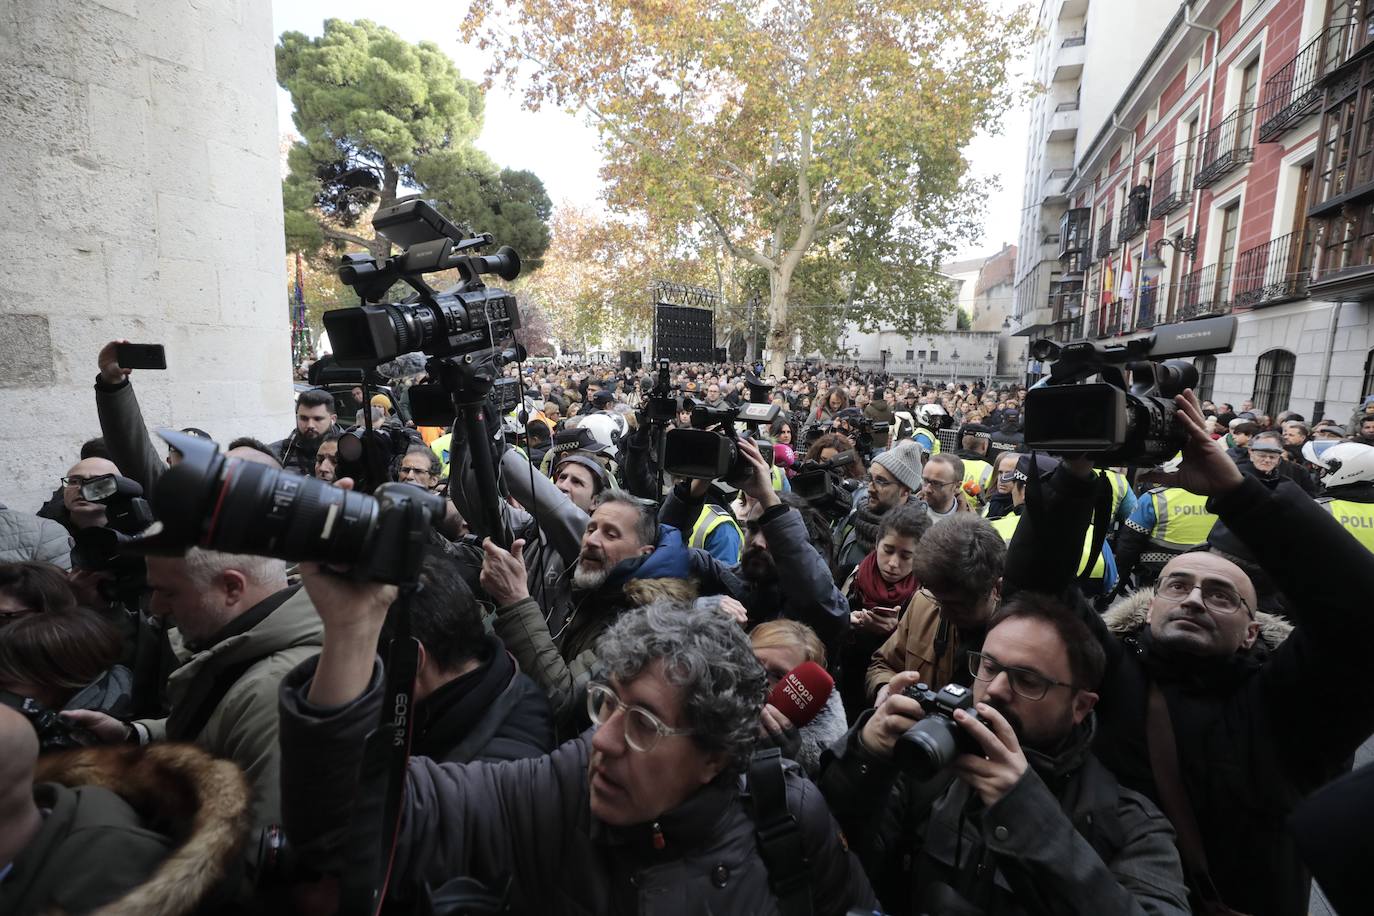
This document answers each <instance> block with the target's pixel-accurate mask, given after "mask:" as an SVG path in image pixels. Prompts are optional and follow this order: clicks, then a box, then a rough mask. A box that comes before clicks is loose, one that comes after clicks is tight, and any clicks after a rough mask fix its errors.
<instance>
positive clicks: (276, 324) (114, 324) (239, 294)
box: [0, 0, 292, 511]
mask: <svg viewBox="0 0 1374 916" xmlns="http://www.w3.org/2000/svg"><path fill="white" fill-rule="evenodd" d="M273 43H274V35H273V33H272V20H271V4H270V2H269V0H99V2H97V0H6V2H5V3H4V4H3V5H0V97H3V98H4V99H5V112H6V117H5V119H4V120H5V124H4V128H3V129H2V130H0V162H3V163H4V166H3V173H2V174H3V178H0V199H3V200H4V202H5V208H6V217H7V218H6V219H5V220H4V221H3V223H0V246H3V248H4V251H5V265H4V267H3V268H0V404H3V406H4V410H3V414H4V416H5V419H6V422H5V423H4V424H2V425H0V501H3V502H5V503H7V504H9V505H11V506H13V507H15V508H18V509H22V510H25V511H32V510H34V509H36V508H37V507H38V505H39V503H40V502H41V501H42V499H43V498H44V497H45V496H46V495H47V494H48V493H49V492H51V490H52V488H53V487H54V486H55V485H56V481H57V478H58V477H59V476H60V475H62V474H63V473H65V471H66V469H67V468H68V467H69V466H70V465H71V464H73V463H74V462H75V461H76V459H77V455H78V450H79V448H80V445H81V443H82V442H83V441H84V440H86V439H88V438H90V437H93V436H96V435H98V434H99V432H100V429H99V425H98V422H97V420H96V412H95V405H94V401H93V395H92V390H91V385H92V383H93V381H94V378H95V375H96V353H97V352H98V351H99V349H100V347H101V345H102V344H103V343H105V342H106V341H108V340H111V339H113V338H119V337H124V338H128V339H130V340H132V341H135V342H139V343H161V344H164V345H165V346H166V348H167V362H168V370H167V371H166V372H151V371H149V372H135V373H134V384H135V386H136V388H137V390H138V395H139V399H140V401H141V402H142V405H143V411H144V416H145V419H146V420H147V421H148V423H149V424H150V426H153V427H157V426H164V425H165V426H173V427H184V426H199V427H201V428H203V429H206V430H208V431H209V432H210V433H211V434H212V435H214V436H215V437H216V438H217V439H219V441H220V442H221V443H224V442H226V441H228V440H229V439H231V438H233V437H235V436H238V435H253V436H257V437H259V438H263V439H275V438H280V437H281V436H283V435H285V434H286V433H287V432H288V431H289V429H290V423H291V402H292V388H291V372H290V369H291V367H290V333H289V318H288V311H287V306H286V302H285V278H284V276H283V274H282V269H281V265H282V263H283V245H284V243H283V235H282V212H281V185H280V174H279V165H278V153H277V137H276V107H275V106H276V102H275V94H274V86H275V76H274V63H273ZM158 448H159V450H161V443H158Z"/></svg>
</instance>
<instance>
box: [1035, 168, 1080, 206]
mask: <svg viewBox="0 0 1374 916" xmlns="http://www.w3.org/2000/svg"><path fill="white" fill-rule="evenodd" d="M1072 177H1073V169H1054V170H1053V171H1052V172H1050V173H1049V174H1048V175H1046V176H1045V183H1044V184H1043V185H1041V187H1040V200H1041V202H1043V203H1055V202H1057V201H1062V200H1063V199H1064V198H1065V197H1067V196H1068V188H1069V179H1070V178H1072Z"/></svg>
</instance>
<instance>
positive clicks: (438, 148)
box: [277, 19, 553, 261]
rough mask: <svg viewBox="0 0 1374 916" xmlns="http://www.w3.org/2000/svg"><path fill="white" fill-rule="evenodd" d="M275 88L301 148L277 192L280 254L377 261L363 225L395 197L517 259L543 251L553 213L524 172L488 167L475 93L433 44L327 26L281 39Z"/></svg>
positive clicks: (337, 23)
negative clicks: (491, 238) (427, 201)
mask: <svg viewBox="0 0 1374 916" xmlns="http://www.w3.org/2000/svg"><path fill="white" fill-rule="evenodd" d="M277 81H278V82H279V83H280V84H281V85H282V87H283V88H285V89H286V90H287V91H288V92H290V93H291V101H292V103H293V104H294V105H295V109H296V110H295V114H294V115H293V120H294V123H295V125H296V129H297V130H298V131H299V132H300V135H301V141H300V142H299V143H296V144H294V145H293V146H292V147H291V149H290V150H289V152H288V154H287V163H288V165H289V168H290V173H289V175H288V176H287V178H286V181H285V182H284V184H283V188H282V198H283V205H284V207H285V221H286V236H287V247H288V249H289V250H292V251H301V252H303V253H306V254H308V255H313V254H316V253H318V252H319V251H321V249H324V248H327V247H329V246H343V245H346V246H354V247H365V248H367V249H369V250H370V251H372V252H373V254H376V255H379V256H381V255H385V254H386V253H387V252H388V246H387V244H386V240H385V239H379V238H375V237H374V236H373V233H372V231H371V227H370V226H368V225H366V220H367V218H368V217H369V216H370V214H371V213H372V211H373V210H375V209H376V208H377V207H378V206H386V205H387V204H390V203H392V202H393V201H395V200H396V198H397V197H398V196H404V195H406V194H411V193H416V192H419V193H422V194H424V195H425V196H426V197H427V198H433V199H436V200H437V201H438V203H439V207H440V210H441V212H442V213H443V214H444V215H445V216H447V217H448V218H449V219H452V220H453V221H454V222H456V223H458V224H459V225H460V226H464V227H466V228H468V229H471V230H472V231H474V232H490V233H492V234H493V235H495V236H496V239H497V242H498V243H500V244H507V245H512V246H514V247H515V248H516V250H517V251H519V252H520V255H521V257H522V258H524V259H525V260H526V261H534V260H537V259H538V258H540V257H542V255H543V253H544V251H545V249H546V248H548V244H549V230H548V226H547V222H548V219H549V217H550V215H551V213H552V209H553V206H552V203H551V202H550V200H549V197H548V194H547V193H546V192H545V190H544V185H543V183H542V182H541V181H540V180H539V178H538V177H537V176H536V175H534V174H533V173H532V172H528V171H514V170H511V169H502V168H498V167H497V166H496V164H495V163H493V162H492V161H491V160H490V158H489V157H487V156H486V155H485V154H484V153H482V152H481V151H480V150H478V149H476V148H475V147H474V146H473V145H472V143H473V140H474V139H475V138H476V137H477V135H478V134H479V132H480V131H481V127H482V112H483V93H482V89H481V87H479V86H478V85H477V84H476V83H474V82H472V81H471V80H467V79H464V78H463V77H462V76H461V75H460V74H459V72H458V68H457V67H456V66H455V65H454V63H453V61H452V60H450V59H449V57H448V56H447V55H446V54H444V53H443V51H442V50H440V48H439V47H438V46H437V45H435V44H433V43H432V42H428V41H422V42H419V43H418V44H412V43H410V42H407V41H405V40H404V39H402V38H401V37H400V36H398V35H397V34H396V33H394V32H392V31H391V30H389V29H386V28H383V27H381V26H378V25H376V24H375V23H372V22H369V21H366V20H360V21H358V22H351V23H350V22H345V21H343V20H340V19H330V20H327V21H326V22H325V24H324V32H323V34H322V35H320V36H319V37H317V38H310V37H308V36H306V35H303V34H301V33H300V32H285V33H283V34H282V36H281V40H280V41H279V43H278V45H277Z"/></svg>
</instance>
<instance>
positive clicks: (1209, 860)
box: [1008, 392, 1374, 916]
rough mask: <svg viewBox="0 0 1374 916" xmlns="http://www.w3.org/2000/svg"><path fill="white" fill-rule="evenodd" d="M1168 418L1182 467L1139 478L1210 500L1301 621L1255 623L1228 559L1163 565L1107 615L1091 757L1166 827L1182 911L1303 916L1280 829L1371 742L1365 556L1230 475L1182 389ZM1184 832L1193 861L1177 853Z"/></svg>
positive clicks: (1305, 887)
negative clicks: (1196, 840) (1181, 882)
mask: <svg viewBox="0 0 1374 916" xmlns="http://www.w3.org/2000/svg"><path fill="white" fill-rule="evenodd" d="M1177 405H1178V408H1179V409H1178V412H1177V415H1178V417H1179V420H1180V422H1181V423H1182V424H1183V426H1184V428H1185V429H1186V430H1187V432H1188V436H1189V441H1188V444H1187V445H1186V446H1185V447H1184V449H1183V460H1182V462H1181V464H1180V466H1179V469H1178V471H1177V472H1175V473H1170V474H1166V473H1162V472H1152V473H1149V474H1147V475H1145V476H1146V477H1147V478H1148V480H1149V482H1152V483H1159V484H1163V485H1165V486H1177V487H1182V488H1184V489H1186V490H1188V491H1190V492H1192V493H1194V494H1196V495H1198V496H1203V497H1206V498H1207V502H1206V505H1207V509H1208V511H1210V512H1213V513H1215V514H1216V515H1217V517H1218V518H1219V519H1220V522H1219V524H1220V523H1224V524H1225V525H1226V527H1227V528H1228V529H1229V530H1230V532H1231V533H1232V534H1234V535H1235V537H1236V538H1237V539H1238V540H1239V542H1240V543H1241V544H1242V545H1243V546H1242V547H1237V548H1236V549H1237V550H1243V551H1245V552H1248V554H1249V556H1248V557H1246V558H1245V562H1247V563H1254V564H1255V565H1256V566H1258V567H1259V568H1261V569H1263V570H1264V571H1265V572H1266V573H1267V574H1268V575H1269V577H1270V578H1271V579H1272V580H1273V582H1274V585H1275V586H1276V587H1277V588H1278V590H1279V591H1280V592H1281V593H1282V595H1283V596H1284V597H1285V600H1286V602H1287V610H1288V613H1289V614H1290V616H1291V618H1292V620H1294V621H1295V622H1297V623H1298V626H1297V627H1296V628H1293V627H1291V626H1289V625H1288V624H1287V623H1285V622H1284V621H1282V620H1280V619H1279V618H1274V617H1269V616H1268V615H1265V614H1263V613H1260V612H1258V611H1257V610H1256V607H1257V604H1258V601H1257V596H1256V590H1255V586H1254V583H1253V582H1251V580H1250V577H1249V576H1248V575H1247V574H1246V573H1245V571H1244V570H1243V569H1241V567H1240V566H1238V565H1237V564H1236V563H1234V562H1232V561H1231V560H1230V559H1227V558H1226V557H1223V556H1218V555H1216V554H1211V553H1201V552H1194V553H1185V554H1182V555H1180V556H1177V557H1174V558H1173V559H1172V560H1170V561H1169V563H1168V564H1167V565H1166V566H1165V567H1164V569H1163V570H1162V572H1161V573H1160V578H1159V580H1158V582H1157V583H1156V586H1155V590H1154V592H1153V593H1151V592H1149V591H1144V592H1140V593H1137V594H1136V595H1133V596H1130V597H1128V598H1127V599H1125V600H1124V601H1123V602H1121V603H1119V604H1118V605H1117V606H1116V607H1114V608H1113V609H1112V610H1110V611H1109V612H1108V613H1107V616H1106V622H1107V625H1108V627H1109V628H1110V629H1111V630H1112V631H1113V633H1114V635H1115V636H1116V638H1115V639H1112V640H1108V647H1107V651H1108V671H1109V672H1110V673H1109V675H1108V677H1107V679H1106V680H1105V681H1104V682H1103V684H1102V689H1101V696H1102V702H1101V703H1099V704H1098V707H1097V712H1098V733H1097V739H1096V741H1095V743H1094V746H1093V750H1094V752H1095V753H1096V754H1097V756H1098V758H1099V759H1100V760H1101V761H1102V763H1103V764H1105V765H1106V766H1107V768H1108V769H1110V770H1112V771H1113V773H1114V774H1115V775H1116V777H1117V779H1118V780H1119V781H1120V782H1121V784H1122V785H1124V786H1126V787H1127V788H1129V789H1133V790H1135V791H1138V792H1141V793H1143V794H1145V795H1147V796H1149V797H1150V798H1151V799H1153V800H1154V801H1156V802H1157V803H1158V804H1159V806H1160V808H1161V809H1162V810H1163V811H1164V813H1165V814H1166V815H1167V816H1169V818H1170V820H1171V821H1173V823H1174V826H1175V828H1176V830H1177V831H1178V832H1179V834H1180V848H1181V850H1182V851H1183V859H1184V866H1185V871H1189V872H1191V873H1192V874H1193V875H1194V876H1195V880H1194V882H1193V890H1194V892H1195V899H1194V900H1193V904H1194V911H1195V912H1202V911H1204V910H1205V909H1207V907H1206V906H1204V903H1215V902H1217V901H1218V900H1219V901H1220V902H1221V903H1223V904H1225V906H1227V907H1229V908H1230V909H1231V910H1234V911H1238V912H1242V913H1251V914H1255V916H1265V914H1288V913H1304V912H1306V910H1307V902H1308V893H1309V888H1310V883H1311V882H1310V877H1309V875H1308V872H1307V869H1306V868H1305V866H1304V865H1303V863H1302V860H1301V858H1300V856H1299V854H1298V850H1297V847H1296V845H1295V844H1294V841H1293V840H1292V838H1291V835H1290V833H1289V831H1288V829H1287V826H1286V822H1287V820H1288V817H1289V815H1290V814H1291V812H1292V810H1293V808H1294V807H1295V806H1296V804H1297V803H1298V801H1300V800H1301V799H1302V798H1303V797H1304V796H1306V795H1307V794H1309V793H1311V792H1312V791H1313V790H1315V789H1316V788H1318V787H1319V786H1321V785H1323V784H1325V783H1326V782H1328V781H1330V780H1331V779H1332V778H1334V777H1335V776H1336V775H1338V774H1340V773H1341V772H1342V771H1344V770H1346V769H1348V768H1349V760H1350V759H1351V757H1353V755H1354V753H1355V750H1356V749H1357V748H1358V747H1359V746H1360V744H1361V743H1363V741H1364V740H1365V739H1366V738H1368V737H1369V736H1370V734H1371V733H1374V704H1371V703H1368V702H1366V701H1365V699H1364V697H1365V696H1366V695H1367V693H1368V675H1367V673H1366V672H1367V670H1368V668H1367V666H1368V657H1369V646H1370V645H1371V644H1374V615H1371V614H1370V613H1369V609H1368V607H1367V596H1368V595H1370V594H1372V593H1374V556H1371V554H1370V553H1369V551H1368V550H1366V549H1365V548H1364V547H1363V546H1362V545H1361V544H1360V543H1359V542H1358V541H1357V540H1355V539H1354V538H1353V537H1351V536H1350V535H1349V534H1348V533H1346V531H1345V530H1344V529H1342V528H1341V526H1340V523H1339V522H1337V521H1336V519H1334V518H1332V517H1331V515H1330V514H1329V513H1327V512H1325V511H1323V510H1322V508H1321V507H1320V506H1318V505H1317V504H1316V503H1315V502H1314V501H1313V500H1312V499H1310V498H1309V497H1308V496H1307V495H1306V494H1305V493H1303V492H1302V491H1301V490H1300V489H1298V488H1297V487H1295V486H1293V485H1292V484H1291V483H1289V482H1287V481H1272V482H1264V481H1261V480H1260V479H1258V478H1256V477H1254V476H1251V475H1248V474H1242V472H1241V471H1240V469H1239V468H1237V467H1236V465H1235V463H1234V462H1232V461H1231V459H1230V458H1228V457H1227V456H1226V453H1225V452H1223V451H1222V450H1221V449H1219V448H1217V447H1216V446H1215V445H1214V444H1213V443H1212V441H1211V438H1210V437H1209V436H1208V435H1207V433H1206V431H1205V426H1204V419H1203V416H1202V412H1201V407H1200V406H1199V405H1198V402H1197V399H1196V398H1195V397H1194V396H1193V394H1192V392H1187V393H1186V394H1185V395H1181V396H1180V397H1179V398H1178V399H1177ZM1083 517H1086V514H1085V515H1084V516H1083ZM1018 534H1019V532H1018ZM1080 537H1081V535H1080ZM1011 565H1012V564H1011V561H1010V559H1009V561H1008V566H1009V567H1010V566H1011ZM1314 569H1328V570H1339V571H1340V574H1339V575H1338V576H1330V577H1322V576H1314V575H1312V572H1311V571H1312V570H1314ZM1171 762H1172V765H1170V763H1171ZM1171 772H1176V774H1177V775H1176V776H1171V775H1169V774H1170V773H1171ZM1190 823H1195V824H1196V833H1197V835H1198V836H1199V837H1200V845H1201V847H1202V849H1203V853H1204V855H1203V856H1190V853H1189V845H1190V844H1189V843H1188V837H1187V836H1186V835H1185V831H1187V833H1188V834H1191V833H1192V831H1191V830H1190V829H1189V827H1188V825H1189V824H1190ZM1204 858H1205V862H1204V861H1203V859H1204ZM1204 869H1205V872H1204ZM1204 873H1205V874H1206V875H1207V876H1209V877H1210V880H1209V881H1202V880H1196V876H1197V875H1198V874H1204Z"/></svg>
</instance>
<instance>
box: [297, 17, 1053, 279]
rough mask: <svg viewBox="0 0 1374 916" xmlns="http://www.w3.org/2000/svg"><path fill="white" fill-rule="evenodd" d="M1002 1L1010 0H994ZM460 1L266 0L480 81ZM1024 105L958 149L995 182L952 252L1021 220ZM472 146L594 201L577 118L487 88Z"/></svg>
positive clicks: (985, 243) (971, 248)
mask: <svg viewBox="0 0 1374 916" xmlns="http://www.w3.org/2000/svg"><path fill="white" fill-rule="evenodd" d="M994 2H995V3H998V4H1009V3H1010V2H1011V0H994ZM461 11H462V7H461V5H460V4H455V3H451V2H450V3H444V2H438V0H391V2H390V3H388V4H378V3H376V2H375V0H369V2H364V0H327V2H326V0H274V2H273V5H272V22H273V30H274V33H275V34H277V35H280V34H281V33H282V32H287V31H296V32H303V33H305V34H306V35H310V36H312V37H313V36H316V35H319V34H320V33H321V32H322V31H323V30H324V21H325V19H328V18H335V19H348V20H353V19H371V20H372V21H374V22H376V23H378V24H379V25H384V26H386V27H387V28H389V29H391V30H392V31H394V32H396V33H397V34H398V35H400V36H401V37H402V38H405V39H406V40H407V41H420V40H428V41H433V42H434V43H436V44H438V45H439V46H440V47H441V48H443V49H444V51H446V52H447V53H448V55H449V56H450V57H451V58H453V60H454V61H455V62H456V63H457V65H458V70H459V72H460V73H462V75H463V76H465V77H467V78H468V79H473V80H480V79H481V78H482V74H483V71H484V70H485V69H486V64H487V58H486V56H485V55H484V54H483V53H482V52H480V51H478V50H477V49H475V48H473V47H471V46H470V45H466V44H464V43H462V42H461V41H459V39H458V26H459V18H458V17H459V16H460V15H461ZM291 110H292V108H291V97H290V95H289V94H288V93H287V92H286V90H284V89H282V88H280V87H278V89H277V121H278V130H279V133H281V134H289V133H294V132H295V128H294V127H293V125H292V123H291ZM1028 129H1029V109H1026V110H1017V111H1012V112H1010V113H1008V115H1007V117H1006V118H1005V119H1004V121H1003V125H1002V131H1001V133H1000V134H999V135H997V136H979V137H977V138H975V140H974V141H973V142H972V143H971V144H970V145H969V148H968V150H967V151H966V154H967V156H968V157H969V160H970V167H971V170H972V172H973V174H975V175H977V176H979V177H988V176H996V177H997V178H998V180H999V181H1000V184H1001V187H1000V189H999V190H998V191H997V192H996V193H994V194H992V195H991V196H990V197H989V199H988V201H987V217H986V219H985V221H984V227H983V232H982V234H981V236H980V237H979V238H977V239H974V240H972V241H970V242H968V243H966V244H964V245H963V246H962V247H961V249H960V251H959V254H958V257H959V258H968V257H973V256H975V255H979V254H992V253H995V252H996V251H998V250H999V249H1000V248H1001V247H1002V245H1003V244H1004V243H1010V242H1014V241H1015V240H1016V238H1017V235H1018V228H1019V225H1020V220H1021V193H1022V188H1023V185H1024V181H1025V159H1026V141H1027V131H1028ZM477 146H478V147H479V148H480V149H482V150H483V151H485V152H486V153H488V154H489V155H490V156H491V157H492V159H493V160H495V161H496V162H497V163H498V164H499V165H501V166H503V167H507V168H512V169H529V170H530V171H532V172H534V173H535V174H536V175H538V176H539V177H540V179H541V180H542V181H543V182H544V187H545V189H546V190H547V191H548V192H549V197H550V198H551V199H552V200H553V202H554V203H555V205H557V204H560V203H563V202H569V203H572V204H575V205H578V206H596V205H597V200H598V195H599V193H600V190H601V180H600V177H599V175H598V171H599V168H600V165H601V156H600V154H599V152H598V150H597V136H596V131H595V130H593V129H592V128H591V127H589V126H587V125H586V124H585V123H584V122H583V120H582V119H581V117H579V116H577V115H574V114H570V113H567V112H561V111H557V110H554V109H551V108H544V109H541V110H540V111H538V112H530V111H526V110H524V109H523V108H522V107H521V105H520V99H519V98H518V97H517V96H515V95H514V94H512V93H510V92H508V91H507V90H505V89H504V88H503V87H502V86H499V85H498V86H493V87H492V88H491V89H490V90H489V91H488V92H487V98H486V118H485V122H484V124H483V128H482V134H481V136H479V137H478V139H477Z"/></svg>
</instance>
